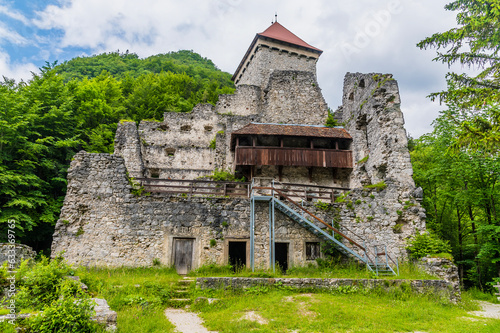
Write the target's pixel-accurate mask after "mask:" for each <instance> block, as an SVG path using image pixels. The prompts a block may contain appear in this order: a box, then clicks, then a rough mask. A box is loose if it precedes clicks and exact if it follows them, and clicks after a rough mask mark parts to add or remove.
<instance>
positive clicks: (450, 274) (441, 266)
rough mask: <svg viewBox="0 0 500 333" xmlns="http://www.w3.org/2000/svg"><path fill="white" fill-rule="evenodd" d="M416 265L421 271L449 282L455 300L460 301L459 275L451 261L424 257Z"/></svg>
mask: <svg viewBox="0 0 500 333" xmlns="http://www.w3.org/2000/svg"><path fill="white" fill-rule="evenodd" d="M417 265H418V266H419V267H420V269H422V270H423V271H425V272H427V273H429V274H431V275H434V276H437V277H439V278H441V279H443V280H445V281H446V282H448V283H450V284H451V286H452V295H453V297H454V299H455V302H457V301H460V299H461V295H462V293H461V290H460V277H459V276H458V268H457V266H456V265H455V264H454V263H453V261H451V260H449V259H445V258H430V257H424V258H421V259H420V260H419V261H417Z"/></svg>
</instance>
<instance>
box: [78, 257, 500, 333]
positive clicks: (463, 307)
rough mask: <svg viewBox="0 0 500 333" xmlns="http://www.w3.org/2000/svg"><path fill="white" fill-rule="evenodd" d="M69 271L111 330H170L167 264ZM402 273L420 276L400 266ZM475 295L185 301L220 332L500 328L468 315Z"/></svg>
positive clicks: (220, 293) (217, 271)
mask: <svg viewBox="0 0 500 333" xmlns="http://www.w3.org/2000/svg"><path fill="white" fill-rule="evenodd" d="M301 270H302V272H300V271H301ZM291 273H292V274H290V275H287V277H294V276H295V275H299V276H302V277H304V276H307V277H334V276H335V277H343V278H369V277H370V276H369V275H366V274H368V273H366V271H365V270H357V269H355V268H352V267H344V269H340V270H339V271H337V272H336V273H332V272H331V271H330V272H329V273H328V274H327V273H326V272H322V270H321V269H318V270H314V269H313V270H307V269H300V270H299V269H297V270H296V272H295V273H293V271H292V272H291ZM75 274H76V275H79V276H80V277H81V279H82V281H83V282H84V283H86V284H87V285H88V286H89V290H90V292H91V293H92V294H93V295H94V296H95V297H102V298H105V299H106V300H107V301H108V303H109V305H110V306H111V308H112V309H113V310H115V311H117V313H118V331H117V333H124V332H127V333H128V332H134V333H135V332H151V333H153V332H174V326H173V325H172V324H171V323H170V322H169V321H168V320H167V319H166V317H165V316H164V314H163V311H164V310H165V308H166V307H168V301H169V299H170V298H172V297H173V295H174V290H175V288H176V287H175V285H176V283H177V281H178V280H179V279H181V277H180V276H179V275H177V274H176V273H175V270H174V269H171V268H155V267H152V268H116V269H98V268H96V269H84V268H80V269H78V270H77V271H76V272H75ZM191 275H193V276H217V275H218V276H224V275H225V276H227V275H232V276H234V275H238V276H256V277H259V276H260V277H268V276H269V277H271V276H273V277H278V276H282V274H281V273H279V272H278V273H275V274H272V273H270V272H266V271H259V272H256V273H252V272H248V271H246V270H244V271H240V272H239V273H237V274H235V273H232V272H230V271H227V268H224V267H215V266H214V267H202V268H201V269H199V270H197V271H194V272H192V273H191ZM330 275H334V276H330ZM402 275H403V276H409V277H411V278H427V276H423V275H421V273H418V272H417V271H416V270H415V269H414V268H412V267H411V266H406V267H405V266H404V265H403V268H402ZM398 278H401V277H398ZM481 295H483V296H482V297H484V294H479V293H477V292H475V293H465V294H464V297H463V298H464V301H463V302H462V303H461V304H459V305H451V304H449V303H448V302H447V301H446V300H443V299H435V298H433V296H432V295H420V296H419V295H414V294H411V293H410V292H408V291H404V290H401V291H396V292H394V293H391V294H387V293H382V292H377V291H372V292H366V291H363V290H351V289H346V290H340V291H339V290H337V291H331V292H326V291H325V292H318V293H308V294H304V293H299V292H295V291H292V290H290V289H288V288H286V287H278V288H270V287H253V288H249V289H247V290H245V291H230V290H198V289H194V287H193V288H191V290H190V294H189V297H191V298H192V299H195V298H197V297H200V296H204V297H211V298H217V299H219V301H218V302H215V303H212V304H210V305H209V304H206V303H199V304H195V305H192V306H191V311H195V312H199V314H200V316H201V317H202V318H203V319H204V321H205V326H206V327H207V328H208V329H209V330H214V331H219V332H238V333H240V332H414V331H421V332H474V333H480V332H495V333H497V332H500V320H493V319H483V318H480V317H474V316H472V315H468V314H467V311H472V310H478V307H477V305H475V303H474V302H473V301H472V300H471V297H473V296H474V297H475V298H479V297H481Z"/></svg>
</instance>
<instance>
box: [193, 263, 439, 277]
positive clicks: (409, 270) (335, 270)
mask: <svg viewBox="0 0 500 333" xmlns="http://www.w3.org/2000/svg"><path fill="white" fill-rule="evenodd" d="M188 275H189V276H193V277H224V276H226V277H229V276H230V277H262V278H278V277H283V278H300V277H302V278H304V277H305V278H321V279H327V278H332V279H333V278H336V279H372V278H374V273H372V272H370V271H368V270H367V268H366V266H364V265H358V264H356V263H347V264H342V263H335V262H330V261H326V260H319V265H315V264H309V265H307V266H294V267H291V268H290V269H288V271H287V272H286V274H283V272H282V271H281V270H279V269H277V270H276V272H274V273H273V271H272V270H268V269H256V270H255V272H252V271H251V270H250V269H248V268H239V269H237V270H236V271H233V269H232V267H231V266H229V265H226V266H219V265H214V264H210V265H204V266H201V267H200V268H198V269H197V270H194V271H191V272H190V273H189V274H188ZM379 278H380V279H407V280H437V279H438V278H437V277H435V276H433V275H430V274H427V273H425V272H422V271H420V270H419V269H418V268H417V267H416V266H415V265H413V264H412V263H410V262H403V263H400V267H399V275H398V276H380V277H379Z"/></svg>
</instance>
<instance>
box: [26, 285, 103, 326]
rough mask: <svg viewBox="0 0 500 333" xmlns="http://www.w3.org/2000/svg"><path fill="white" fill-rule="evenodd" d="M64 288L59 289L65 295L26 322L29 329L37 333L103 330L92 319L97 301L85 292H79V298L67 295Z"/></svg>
mask: <svg viewBox="0 0 500 333" xmlns="http://www.w3.org/2000/svg"><path fill="white" fill-rule="evenodd" d="M73 282H74V281H73ZM64 289H65V286H64V285H63V286H62V287H61V288H60V289H59V293H60V294H61V295H63V296H62V297H61V298H59V299H56V300H54V301H52V303H51V304H50V306H47V307H45V308H44V309H43V311H42V312H41V313H39V314H38V315H36V316H32V317H30V318H29V320H28V321H27V323H26V324H27V326H28V331H30V332H37V333H52V332H75V333H77V332H78V333H80V332H82V333H93V332H97V331H102V330H101V328H100V327H99V325H98V324H97V323H96V322H94V321H92V320H90V318H91V317H92V316H93V315H94V314H95V312H94V310H93V309H94V306H95V303H94V302H93V301H92V300H90V299H89V298H88V297H87V298H85V297H84V295H83V294H79V295H78V299H75V298H74V297H73V296H72V295H66V291H65V290H64Z"/></svg>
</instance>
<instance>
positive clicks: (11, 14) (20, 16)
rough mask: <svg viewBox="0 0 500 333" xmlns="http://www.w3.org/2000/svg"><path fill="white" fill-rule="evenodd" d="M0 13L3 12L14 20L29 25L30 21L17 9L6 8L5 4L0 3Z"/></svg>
mask: <svg viewBox="0 0 500 333" xmlns="http://www.w3.org/2000/svg"><path fill="white" fill-rule="evenodd" d="M0 14H4V15H6V16H8V17H10V18H12V19H14V20H17V21H20V22H22V23H23V24H24V25H29V24H30V21H29V20H28V19H27V18H26V17H25V16H24V15H23V14H21V13H19V12H18V11H17V10H13V9H12V8H8V7H7V6H2V5H0Z"/></svg>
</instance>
